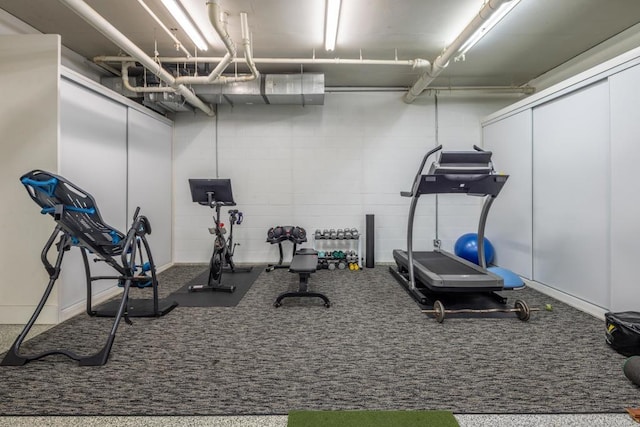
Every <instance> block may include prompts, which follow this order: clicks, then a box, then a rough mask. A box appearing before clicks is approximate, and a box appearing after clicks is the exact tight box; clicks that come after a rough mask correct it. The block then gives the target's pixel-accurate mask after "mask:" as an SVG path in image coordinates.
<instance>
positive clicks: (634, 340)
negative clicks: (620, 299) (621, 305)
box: [604, 311, 640, 356]
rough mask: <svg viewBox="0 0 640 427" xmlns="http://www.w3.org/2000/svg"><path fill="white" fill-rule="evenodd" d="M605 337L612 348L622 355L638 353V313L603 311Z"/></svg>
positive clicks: (639, 348)
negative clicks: (605, 328) (605, 327)
mask: <svg viewBox="0 0 640 427" xmlns="http://www.w3.org/2000/svg"><path fill="white" fill-rule="evenodd" d="M604 319H605V322H606V326H607V330H606V334H605V339H606V340H607V344H609V345H610V346H611V347H612V348H613V349H614V350H616V351H617V352H618V353H620V354H622V355H624V356H634V355H640V313H638V312H637V311H624V312H621V313H611V312H609V313H605V315H604Z"/></svg>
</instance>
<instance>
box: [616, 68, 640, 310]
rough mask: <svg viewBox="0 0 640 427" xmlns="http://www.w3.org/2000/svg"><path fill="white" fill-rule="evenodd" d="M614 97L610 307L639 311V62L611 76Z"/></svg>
mask: <svg viewBox="0 0 640 427" xmlns="http://www.w3.org/2000/svg"><path fill="white" fill-rule="evenodd" d="M609 87H610V97H611V165H612V167H611V306H610V310H611V311H629V310H631V311H640V283H639V280H638V278H639V277H640V275H638V269H637V267H636V264H638V259H639V257H640V251H638V246H637V245H638V242H640V203H639V202H638V192H637V190H636V185H637V182H638V172H637V168H638V159H640V140H639V136H640V109H638V99H640V66H635V67H633V68H630V69H628V70H625V71H622V72H620V73H618V74H615V75H613V76H611V77H609Z"/></svg>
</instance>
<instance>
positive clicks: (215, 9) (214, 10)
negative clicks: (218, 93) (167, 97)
mask: <svg viewBox="0 0 640 427" xmlns="http://www.w3.org/2000/svg"><path fill="white" fill-rule="evenodd" d="M207 7H208V10H209V19H210V20H211V25H213V28H214V29H215V30H216V32H217V33H218V35H219V36H220V38H221V39H222V41H223V43H224V45H225V47H226V48H227V53H226V54H225V56H224V57H223V58H222V59H221V60H220V62H218V65H217V66H216V67H215V68H214V69H213V71H212V72H211V73H209V75H208V76H203V77H199V76H184V77H178V78H176V81H177V82H178V83H185V84H226V83H233V82H245V81H249V80H255V79H257V78H258V76H259V75H260V73H259V72H258V70H257V69H256V66H255V64H254V62H253V58H252V55H251V42H250V40H249V24H248V23H247V14H246V13H241V14H240V24H241V27H242V44H243V46H244V57H245V61H246V63H247V65H249V69H250V71H251V74H250V75H246V76H235V77H224V76H222V75H221V74H222V72H223V71H224V70H225V68H227V66H228V65H229V64H230V63H231V62H232V61H234V60H235V59H236V54H237V50H236V46H235V44H234V43H233V40H231V37H229V33H228V32H227V26H226V15H225V14H223V13H221V11H220V4H219V2H218V1H217V0H216V1H213V2H207ZM220 16H225V18H224V19H220V18H219V17H220ZM178 62H182V61H178ZM193 62H204V61H198V60H197V58H196V61H193Z"/></svg>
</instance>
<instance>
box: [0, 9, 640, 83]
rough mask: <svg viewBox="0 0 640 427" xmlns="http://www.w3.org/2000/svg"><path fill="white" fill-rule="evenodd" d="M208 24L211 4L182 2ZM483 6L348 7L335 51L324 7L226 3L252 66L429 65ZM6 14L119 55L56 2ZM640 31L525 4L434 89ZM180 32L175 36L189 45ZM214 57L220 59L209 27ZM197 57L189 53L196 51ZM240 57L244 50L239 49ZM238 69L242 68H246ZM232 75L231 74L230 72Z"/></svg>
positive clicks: (370, 75) (373, 76) (144, 37)
mask: <svg viewBox="0 0 640 427" xmlns="http://www.w3.org/2000/svg"><path fill="white" fill-rule="evenodd" d="M145 2H146V3H147V4H148V5H149V6H150V7H151V8H152V9H153V10H154V11H155V12H156V13H157V14H158V16H159V17H160V18H161V19H162V20H163V21H164V22H165V23H166V24H167V26H169V27H178V26H177V24H176V23H175V22H174V21H173V20H172V18H171V17H170V16H169V15H168V14H167V13H166V11H165V9H164V7H163V6H162V4H161V2H160V0H145ZM182 2H183V4H184V5H185V7H186V8H188V9H189V10H190V11H193V16H194V19H195V20H198V21H202V22H203V23H205V24H206V23H208V17H207V11H206V5H205V0H182ZM86 3H87V4H89V5H90V6H91V7H93V8H94V9H95V10H96V11H97V12H98V13H99V14H100V15H102V16H103V17H105V18H106V19H108V20H109V21H110V22H111V23H112V24H113V25H114V26H115V27H116V28H117V29H118V30H120V31H121V32H122V33H124V35H125V36H127V37H128V38H129V39H130V40H132V41H133V42H134V43H136V44H137V45H138V46H139V47H140V48H142V49H143V50H144V51H145V52H147V54H148V55H150V56H153V53H154V46H155V44H156V43H157V46H158V52H159V54H160V55H161V56H183V54H182V52H177V51H176V49H175V48H174V46H173V42H172V41H171V40H170V39H169V37H167V36H166V34H165V33H164V32H163V31H162V30H161V29H159V28H158V24H157V23H156V22H155V21H153V20H152V19H151V18H150V17H149V15H148V14H147V13H146V12H145V11H144V10H143V9H142V7H141V6H140V5H139V3H138V2H137V1H136V0H86ZM482 3H483V2H482V0H343V5H342V10H341V19H340V26H339V34H338V42H337V47H336V51H335V52H325V51H324V42H323V27H324V7H325V0H221V4H222V8H223V9H224V10H225V11H227V12H228V13H229V26H228V29H229V33H230V35H231V36H232V38H233V39H234V41H235V42H236V44H238V45H239V46H240V18H239V13H240V12H247V13H248V20H249V27H250V31H251V34H252V42H253V55H254V57H256V58H269V57H277V58H311V57H313V55H314V54H315V57H316V58H335V57H338V58H352V59H357V58H360V57H361V56H362V58H364V59H386V60H393V59H394V58H396V55H397V58H398V59H401V60H408V59H416V58H422V59H426V60H429V61H433V60H434V59H435V58H436V57H437V56H438V55H439V54H440V53H441V52H442V50H443V49H444V48H445V47H446V46H447V44H448V43H450V42H451V41H452V40H453V39H454V38H455V36H456V35H457V34H458V33H459V32H460V31H461V30H462V29H463V28H464V27H465V25H466V24H467V23H468V22H469V21H470V20H471V18H472V17H473V16H474V14H476V13H477V12H478V11H479V10H480V7H481V6H482ZM0 8H1V9H4V10H5V11H7V12H9V13H10V14H12V15H14V16H16V17H17V18H19V19H21V20H22V21H24V22H26V23H27V24H29V25H31V26H33V27H34V28H36V29H37V30H39V31H41V32H43V33H56V34H60V35H61V36H62V43H63V45H65V46H67V47H68V48H70V49H71V50H73V51H75V52H77V53H79V54H80V55H82V56H85V57H87V58H93V57H95V56H98V55H117V54H119V53H122V52H120V49H119V48H118V47H117V46H115V45H114V44H113V43H112V42H110V41H109V40H107V39H106V38H105V37H104V36H102V35H101V34H100V33H98V32H97V31H96V30H95V29H93V28H92V27H91V26H90V25H89V24H87V23H86V22H84V21H83V20H82V19H81V18H80V17H78V16H77V15H76V14H75V13H74V12H73V11H71V10H70V9H68V8H67V7H66V6H64V5H63V4H62V3H61V2H59V1H55V0H0ZM639 22H640V0H608V1H604V0H522V1H521V2H520V4H518V5H517V6H516V7H515V9H513V11H512V12H511V13H510V15H509V16H507V18H505V19H504V20H503V21H502V22H501V23H500V24H499V25H498V26H497V27H496V28H494V29H493V30H492V31H491V32H490V33H489V34H488V35H487V36H486V37H484V38H483V39H482V40H481V41H480V42H479V43H478V44H477V45H476V46H475V47H474V48H473V49H472V50H471V51H470V52H469V53H468V54H467V56H466V60H465V61H459V62H453V61H452V62H451V64H450V65H449V66H448V67H447V69H446V70H445V71H444V72H443V73H442V74H441V75H440V77H438V78H437V79H436V81H434V82H433V86H520V85H524V84H526V83H527V82H529V81H530V80H532V79H534V78H536V77H538V76H540V75H541V74H544V73H545V72H547V71H549V70H551V69H553V68H555V67H557V66H558V65H560V64H562V63H564V62H566V61H568V60H570V59H572V58H574V57H575V56H577V55H579V54H581V53H583V52H585V51H586V50H588V49H590V48H592V47H594V46H596V45H598V44H600V43H602V42H603V41H605V40H607V39H609V38H611V37H613V36H615V35H617V34H618V33H620V32H622V31H624V30H626V29H628V28H630V27H632V26H633V25H635V24H637V23H639ZM181 33H182V30H178V32H177V36H178V38H179V39H180V40H181V41H183V43H185V44H188V41H187V38H186V37H185V36H184V35H183V34H181ZM208 38H209V40H210V46H211V48H210V49H209V51H207V52H206V53H200V54H199V55H200V56H222V55H223V54H224V50H223V47H222V43H220V42H219V40H217V38H216V35H215V32H214V31H213V29H212V28H211V30H210V32H209V34H208ZM190 50H191V51H193V49H190ZM239 55H242V50H241V49H239ZM258 69H259V71H260V72H261V73H263V74H264V73H297V72H300V71H301V70H302V71H303V72H324V73H325V84H326V86H330V87H335V86H346V87H362V86H364V87H408V86H410V85H412V84H413V83H414V82H415V80H416V79H417V77H418V76H419V75H420V74H421V71H420V70H416V69H412V68H411V67H408V66H406V65H402V66H400V65H368V66H362V65H338V64H330V65H309V64H305V65H304V66H301V65H300V64H295V63H293V64H288V65H273V64H264V63H260V64H258ZM240 70H241V68H240ZM227 71H228V72H233V66H231V67H229V69H228V70H227Z"/></svg>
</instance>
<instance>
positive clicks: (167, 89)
mask: <svg viewBox="0 0 640 427" xmlns="http://www.w3.org/2000/svg"><path fill="white" fill-rule="evenodd" d="M132 65H135V62H123V63H122V71H121V74H122V84H123V85H124V88H125V89H127V90H130V91H131V92H137V93H142V92H153V93H157V92H175V91H176V90H175V89H174V88H172V87H171V86H147V87H141V86H131V83H129V67H131V66H132Z"/></svg>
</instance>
